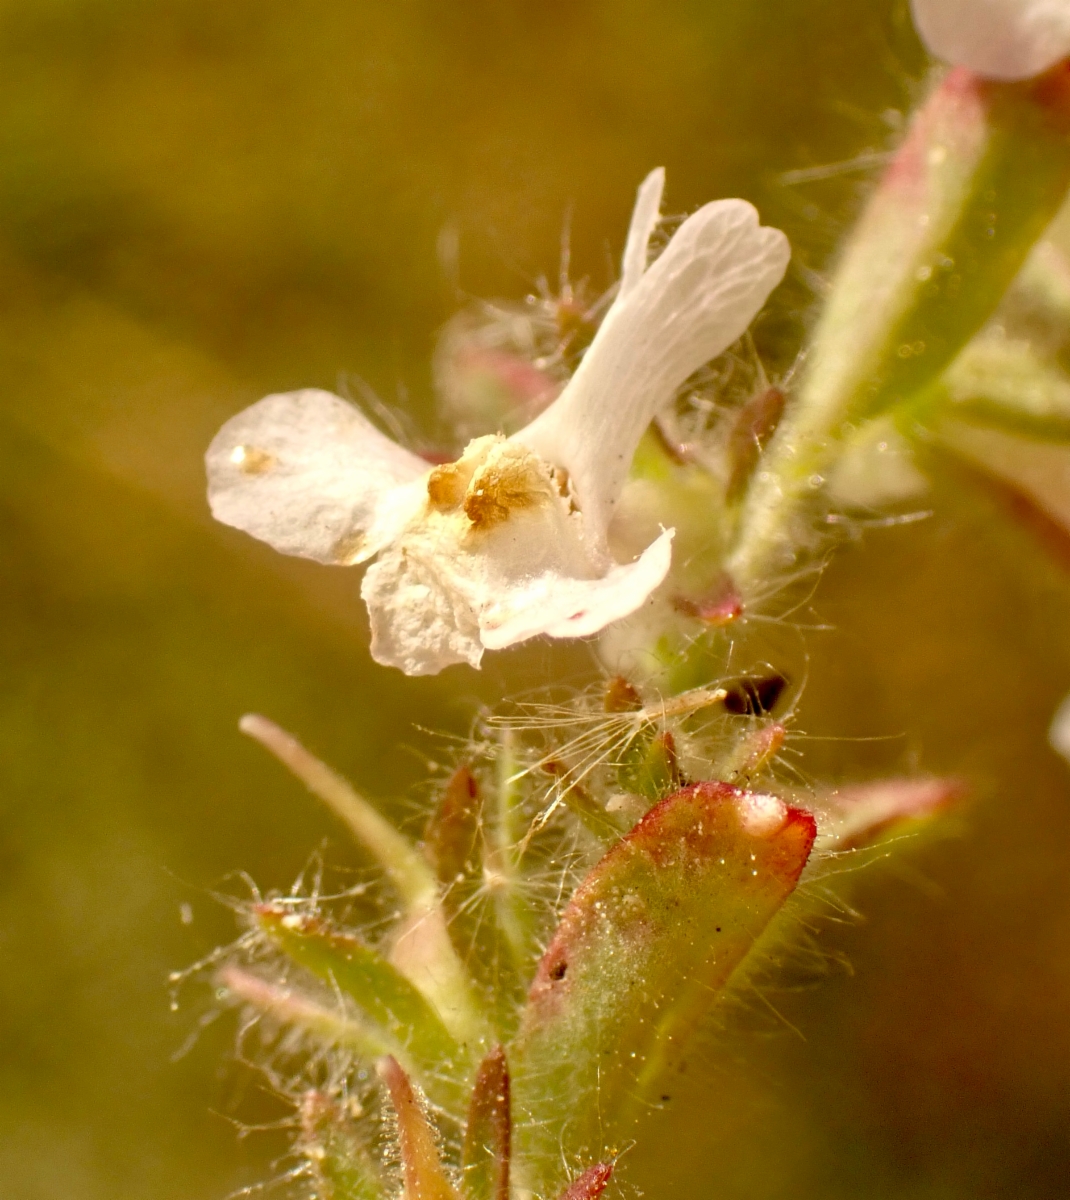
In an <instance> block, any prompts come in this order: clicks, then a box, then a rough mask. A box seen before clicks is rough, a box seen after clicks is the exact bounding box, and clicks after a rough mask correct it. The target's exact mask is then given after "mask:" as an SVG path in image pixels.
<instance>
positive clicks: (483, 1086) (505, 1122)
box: [461, 1046, 512, 1200]
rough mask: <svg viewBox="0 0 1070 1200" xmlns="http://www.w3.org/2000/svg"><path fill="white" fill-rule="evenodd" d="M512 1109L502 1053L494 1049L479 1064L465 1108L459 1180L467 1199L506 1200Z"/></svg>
mask: <svg viewBox="0 0 1070 1200" xmlns="http://www.w3.org/2000/svg"><path fill="white" fill-rule="evenodd" d="M511 1139H512V1110H511V1107H510V1101H509V1066H508V1063H507V1062H506V1060H505V1051H504V1050H503V1049H502V1047H501V1046H497V1047H495V1049H493V1050H492V1051H491V1052H490V1053H489V1054H488V1055H487V1057H486V1058H485V1059H484V1060H483V1061H482V1063H480V1065H479V1070H478V1072H477V1073H476V1081H475V1084H474V1085H473V1087H472V1099H471V1102H470V1104H469V1107H468V1123H467V1124H466V1126H465V1131H464V1146H463V1149H462V1152H461V1178H462V1182H463V1185H464V1193H465V1196H466V1197H467V1198H468V1200H509V1156H510V1151H511Z"/></svg>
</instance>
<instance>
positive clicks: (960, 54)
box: [911, 0, 1070, 80]
mask: <svg viewBox="0 0 1070 1200" xmlns="http://www.w3.org/2000/svg"><path fill="white" fill-rule="evenodd" d="M911 8H912V9H913V13H914V23H915V24H916V25H917V27H918V32H919V33H920V34H921V39H922V41H923V42H924V43H925V46H926V48H927V49H928V51H929V53H930V54H932V55H933V56H934V57H935V58H939V59H942V60H943V61H944V62H947V63H952V64H953V65H955V66H961V67H968V68H969V69H970V70H971V71H975V72H976V73H977V74H978V75H983V76H985V77H986V78H988V79H1002V80H1012V79H1028V78H1030V77H1031V76H1033V75H1039V74H1040V73H1041V72H1042V71H1046V70H1047V69H1048V68H1049V67H1053V66H1054V65H1055V64H1056V63H1057V62H1058V61H1059V60H1060V59H1061V58H1065V57H1066V56H1067V55H1068V54H1070V3H1067V0H911Z"/></svg>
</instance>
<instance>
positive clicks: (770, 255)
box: [515, 181, 791, 550]
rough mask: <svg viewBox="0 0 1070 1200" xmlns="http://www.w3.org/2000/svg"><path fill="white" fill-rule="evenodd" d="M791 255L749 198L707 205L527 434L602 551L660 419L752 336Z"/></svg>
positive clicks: (621, 306)
mask: <svg viewBox="0 0 1070 1200" xmlns="http://www.w3.org/2000/svg"><path fill="white" fill-rule="evenodd" d="M648 182H649V181H648ZM645 186H646V185H644V187H645ZM653 190H654V188H653V185H651V191H653ZM790 253H791V252H790V247H789V245H788V240H787V238H786V237H785V236H784V234H782V233H781V232H780V231H779V230H778V229H770V228H765V227H763V226H761V225H759V224H758V214H757V212H756V211H755V209H754V208H753V207H752V206H751V205H750V204H748V203H746V201H744V200H717V201H714V202H713V203H712V204H707V205H705V206H704V207H703V208H700V209H699V210H698V212H696V213H695V214H693V215H692V216H691V217H689V218H688V219H687V220H686V221H685V222H684V223H683V225H681V226H680V228H679V229H678V230H677V232H676V235H675V236H674V237H673V239H672V241H670V242H669V245H668V246H667V247H666V249H665V251H664V253H663V254H662V255H661V257H660V258H659V259H658V260H657V261H656V262H655V263H654V264H653V265H652V266H651V267H649V268H648V269H647V271H646V273H645V274H644V275H643V277H642V278H641V279H640V280H639V282H638V283H637V284H636V285H635V286H634V287H633V288H631V290H630V291H628V292H627V293H626V294H625V295H624V296H622V297H621V298H619V299H618V300H617V301H616V302H615V303H614V304H613V306H612V307H611V308H610V310H609V312H608V313H607V314H606V318H605V320H604V321H603V322H602V325H601V328H600V329H599V330H598V333H597V335H596V336H595V339H594V341H593V342H592V343H591V346H590V349H589V350H588V351H587V354H586V355H585V356H584V359H583V362H581V363H580V365H579V368H578V369H577V371H576V374H575V375H574V376H573V377H572V379H571V380H570V381H569V384H568V386H567V387H566V388H565V390H564V391H563V392H562V393H561V395H560V396H559V397H558V398H557V399H556V400H555V401H554V403H553V404H552V405H550V407H549V408H548V409H547V410H546V411H545V412H544V413H543V414H542V415H541V416H539V417H537V418H536V419H535V420H534V421H533V422H532V423H531V424H530V425H528V426H527V427H526V428H524V429H522V430H521V431H520V432H519V433H518V434H516V435H515V439H516V440H517V441H520V442H522V443H523V444H524V445H526V446H528V447H529V448H530V449H532V450H534V451H535V453H536V454H538V455H540V456H541V457H542V458H543V459H545V460H546V461H547V462H549V463H552V464H554V465H555V466H559V467H564V468H565V470H567V471H568V473H569V476H570V478H571V481H572V487H573V490H574V494H575V496H576V499H577V501H578V503H579V507H580V510H581V513H582V515H583V520H584V528H585V534H586V536H587V538H588V539H589V541H590V542H591V545H592V550H599V549H601V548H602V547H604V545H605V537H606V530H607V528H608V526H609V520H610V517H611V515H612V512H613V506H614V504H615V503H616V501H617V497H618V496H619V495H620V491H621V488H622V487H623V485H624V481H625V479H626V478H627V475H628V471H629V469H630V467H631V462H632V457H633V455H634V454H635V449H636V447H637V446H638V444H639V440H640V438H641V437H642V435H643V431H644V430H645V429H646V427H647V425H649V424H650V421H651V419H652V418H653V417H654V414H655V413H656V412H657V411H658V410H659V409H660V408H661V407H662V406H663V405H664V404H665V403H667V402H668V401H669V400H670V399H671V398H672V396H673V393H674V392H675V391H676V389H677V388H678V387H679V386H680V385H681V384H682V383H683V382H684V381H685V380H686V379H687V377H688V376H689V375H691V374H692V373H693V372H694V371H696V370H697V369H698V368H699V367H700V366H702V364H703V363H705V362H708V361H709V360H710V359H712V358H715V357H716V356H717V355H718V354H720V353H721V352H722V351H723V350H726V349H727V348H728V347H729V346H730V345H731V344H732V343H733V342H734V341H735V340H736V339H737V338H739V337H740V336H741V335H742V334H743V333H744V332H745V331H746V329H747V326H748V325H750V323H751V321H752V320H753V318H754V316H755V314H756V313H757V312H758V310H759V309H760V308H761V307H762V305H763V304H764V303H765V301H766V298H767V297H768V295H769V293H770V292H771V291H772V290H773V288H774V287H776V285H777V284H778V283H779V282H780V280H781V279H782V278H783V275H784V271H785V270H786V269H787V265H788V259H789V257H790Z"/></svg>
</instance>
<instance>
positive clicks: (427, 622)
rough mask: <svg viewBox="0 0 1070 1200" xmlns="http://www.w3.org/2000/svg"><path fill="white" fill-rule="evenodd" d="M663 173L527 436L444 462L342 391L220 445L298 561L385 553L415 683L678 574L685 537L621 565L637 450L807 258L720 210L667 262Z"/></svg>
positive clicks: (563, 628) (369, 581)
mask: <svg viewBox="0 0 1070 1200" xmlns="http://www.w3.org/2000/svg"><path fill="white" fill-rule="evenodd" d="M664 178H665V176H664V171H662V170H660V169H659V170H656V171H653V172H652V173H651V174H650V175H649V176H648V177H647V179H646V180H645V181H644V182H643V185H642V186H641V187H640V189H639V195H638V199H637V202H636V206H635V212H634V214H633V217H632V223H631V228H630V230H629V233H628V240H627V245H626V247H625V251H624V262H623V271H622V275H621V281H620V288H619V291H618V294H617V296H616V299H615V300H614V302H613V304H612V306H611V307H610V309H609V311H608V312H607V314H606V317H605V319H604V321H603V322H602V325H601V326H600V328H599V330H598V333H597V334H596V336H595V338H594V340H593V341H592V343H591V346H590V348H589V349H588V351H587V353H586V355H585V356H584V358H583V361H582V362H581V363H580V366H579V368H578V369H577V371H576V373H575V375H574V376H573V377H572V379H571V380H570V382H569V383H568V385H567V386H566V387H565V389H564V390H563V392H562V393H561V395H560V396H559V397H558V398H557V400H555V401H554V403H553V404H552V405H551V406H550V407H549V408H548V409H547V410H546V411H545V412H543V413H542V414H541V415H540V416H539V417H537V418H536V419H535V420H534V421H533V422H532V423H531V424H530V425H528V426H527V427H526V428H524V429H522V430H520V432H519V433H517V434H515V435H514V436H513V437H510V438H505V437H502V436H501V435H492V436H488V437H479V438H476V439H475V440H474V441H472V442H470V443H469V444H468V446H467V447H466V449H465V451H464V453H463V454H462V455H461V457H460V458H459V459H458V460H457V461H456V462H455V463H450V464H448V465H447V466H439V467H433V468H432V467H429V466H428V464H427V463H426V462H425V461H424V460H423V459H421V458H418V457H417V456H416V455H415V454H412V453H410V452H409V451H408V450H405V449H403V448H402V447H401V446H398V445H396V444H395V443H394V442H392V441H390V439H389V438H387V437H385V436H384V435H383V434H381V433H379V431H378V430H376V429H375V428H374V427H373V426H372V425H371V424H370V423H369V422H368V421H367V420H366V419H365V418H364V417H363V416H362V415H361V413H360V412H358V411H357V409H356V408H354V407H353V406H352V405H351V404H348V403H346V401H344V400H341V399H339V397H337V396H332V395H331V394H330V393H328V392H321V391H302V392H289V393H286V394H284V395H276V396H268V397H266V398H265V399H263V400H261V401H260V402H259V403H258V404H254V405H253V406H252V407H251V408H247V409H246V410H245V411H244V412H241V413H239V414H238V415H237V416H236V417H233V418H232V419H231V420H230V421H228V422H227V423H226V424H225V425H224V426H223V428H222V429H221V430H220V431H219V433H218V434H217V435H216V437H215V439H214V440H213V442H212V444H211V446H210V447H209V449H208V454H207V464H208V480H209V488H208V498H209V502H210V504H211V507H212V513H213V514H214V515H215V517H216V518H217V519H218V520H220V521H223V522H225V523H226V524H228V525H234V526H236V527H237V528H239V529H243V530H245V531H246V532H247V533H251V534H252V535H253V536H254V537H258V538H260V539H262V540H263V541H265V542H268V543H269V544H270V545H272V546H274V547H275V549H277V550H281V551H282V552H283V553H284V554H298V555H302V556H304V557H306V558H313V559H316V560H317V561H319V562H324V563H335V564H350V563H358V562H363V561H364V560H366V559H368V558H371V557H372V556H373V555H375V554H378V555H379V558H378V561H377V562H376V563H374V564H373V565H372V566H371V567H370V568H369V569H368V571H367V574H366V575H365V577H364V582H363V586H362V588H361V594H362V595H363V597H364V599H365V601H366V602H367V605H368V612H369V614H370V616H371V627H372V655H373V656H374V658H375V659H376V660H377V661H378V662H381V663H384V664H387V665H390V666H396V667H400V668H401V669H402V670H403V671H405V672H406V673H407V674H410V675H427V674H434V673H436V672H438V671H440V670H441V669H442V668H443V667H445V666H448V665H449V664H450V663H456V662H467V663H470V664H471V665H472V666H478V665H479V662H480V659H481V658H482V656H483V651H484V650H485V649H500V648H502V647H505V646H512V645H514V644H516V643H517V642H522V641H524V640H526V639H527V638H531V637H535V636H536V635H537V634H548V635H549V636H551V637H583V636H585V635H587V634H592V633H596V632H597V631H598V630H600V629H602V628H604V627H605V626H606V625H608V624H609V623H610V622H612V621H616V620H618V619H620V618H621V617H625V616H628V615H629V614H630V613H632V612H634V611H635V610H636V609H637V608H639V607H640V605H642V604H643V602H644V601H645V600H646V598H647V597H648V596H649V595H650V593H651V592H653V590H654V589H655V588H656V587H657V586H658V584H660V583H661V581H662V580H663V579H664V578H665V575H666V573H667V572H668V570H669V565H670V557H671V541H672V534H673V531H672V530H671V529H670V530H664V531H663V532H662V534H661V536H660V537H658V538H657V539H656V540H655V541H654V542H653V543H652V544H651V545H650V546H648V547H647V549H646V550H645V551H644V552H643V553H642V554H641V555H640V556H639V558H638V559H637V560H636V561H635V562H631V563H618V562H616V561H614V559H613V557H612V556H611V554H610V551H609V544H608V532H609V523H610V520H611V518H612V515H613V509H614V506H615V504H616V502H617V499H618V497H619V495H620V492H621V489H622V487H623V486H624V482H625V479H626V477H627V474H628V470H629V468H630V466H631V461H632V457H633V455H634V453H635V449H636V446H637V445H638V444H639V440H640V438H641V437H642V435H643V431H644V430H645V429H646V427H647V425H649V423H650V421H651V419H652V418H653V416H654V414H655V413H656V412H657V411H658V409H659V408H661V407H662V406H663V405H664V404H665V403H666V402H667V401H669V400H670V399H671V398H672V396H673V394H674V393H675V391H676V389H677V388H678V387H679V386H680V385H681V384H682V383H683V382H684V380H686V379H687V377H688V376H689V375H691V374H692V372H694V371H695V370H697V368H698V367H700V366H701V365H702V364H703V363H705V362H707V361H708V360H709V359H711V358H714V357H716V356H717V355H718V354H720V353H721V352H722V351H723V350H725V349H726V348H727V347H728V346H730V345H731V344H732V343H733V342H734V341H735V340H736V339H737V338H738V337H740V336H741V335H742V334H743V332H744V331H745V330H746V328H747V326H748V325H749V324H750V323H751V320H752V319H753V317H754V316H755V314H756V313H757V312H758V310H759V309H760V308H761V306H762V305H763V304H764V303H765V300H766V297H767V296H768V295H769V293H770V292H771V291H772V289H773V288H774V287H775V286H776V285H777V284H778V283H779V282H780V280H781V278H782V277H783V274H784V271H785V269H786V267H787V262H788V257H789V254H790V251H789V247H788V243H787V239H786V238H785V237H784V235H783V234H782V233H781V232H780V231H779V230H776V229H768V228H764V227H762V226H761V225H759V224H758V214H757V213H756V212H755V210H754V208H753V207H751V205H749V204H747V203H746V202H745V201H743V200H719V201H716V202H714V203H712V204H707V205H705V206H704V207H703V208H701V209H699V211H698V212H696V213H695V214H694V215H693V216H691V217H689V218H688V219H687V220H686V221H685V222H684V223H683V224H682V225H681V226H680V228H679V229H678V230H677V232H676V234H675V236H674V237H673V238H672V240H671V241H670V242H669V244H668V246H667V247H666V248H665V250H664V252H663V253H662V254H661V255H660V256H659V257H658V258H657V259H656V260H655V262H654V263H653V264H652V265H650V266H649V267H648V265H647V260H648V248H649V241H650V236H651V234H652V233H653V231H654V229H655V227H656V226H657V223H658V221H659V210H660V204H661V193H662V188H663V186H664Z"/></svg>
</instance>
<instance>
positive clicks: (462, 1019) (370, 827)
mask: <svg viewBox="0 0 1070 1200" xmlns="http://www.w3.org/2000/svg"><path fill="white" fill-rule="evenodd" d="M239 727H240V728H241V731H242V732H243V733H245V734H248V736H249V737H252V738H255V739H256V741H258V742H259V743H260V744H261V745H262V746H264V748H265V749H267V750H268V751H270V752H271V753H272V754H273V755H274V756H275V757H276V758H277V759H278V760H279V761H280V762H281V763H282V764H283V765H284V766H286V767H287V768H289V770H290V771H292V772H293V774H294V775H296V776H297V778H298V779H300V780H301V782H302V783H304V785H305V786H306V787H307V788H308V789H309V791H310V792H312V794H313V795H315V796H317V797H318V798H319V799H321V800H322V801H323V802H324V803H325V804H326V805H327V806H328V807H329V808H330V809H331V810H332V811H333V812H334V813H336V814H337V816H339V817H340V818H341V819H342V820H343V821H344V822H345V823H346V824H347V825H348V826H349V829H350V832H351V833H352V834H353V836H354V837H355V838H356V839H357V841H358V842H359V843H360V844H361V845H362V846H363V847H364V848H365V849H366V850H367V851H368V852H369V853H370V854H371V855H372V856H373V857H374V858H375V859H376V860H377V861H378V863H379V864H380V866H381V867H382V868H383V871H384V872H385V873H386V875H387V877H388V878H389V879H390V881H391V883H392V884H393V885H394V887H395V888H396V889H397V892H398V894H399V895H400V896H401V898H402V900H403V901H404V904H405V912H404V915H403V920H402V921H401V923H400V925H399V927H398V930H397V936H396V938H395V941H394V952H393V958H394V962H395V964H396V965H397V966H398V967H399V968H400V970H401V971H402V973H403V974H405V975H407V976H408V978H409V979H410V980H411V981H412V982H413V983H415V984H416V986H417V987H419V988H420V990H421V991H422V992H423V993H424V994H425V995H426V996H427V997H429V998H430V999H431V1001H432V1002H433V1003H434V1005H435V1008H436V1009H437V1011H438V1012H439V1013H440V1014H441V1017H442V1019H443V1021H444V1022H445V1023H446V1025H447V1026H448V1027H449V1029H450V1031H451V1032H452V1033H453V1035H454V1036H455V1037H456V1038H457V1039H458V1040H459V1041H461V1042H463V1043H465V1044H466V1045H470V1046H472V1047H473V1048H476V1047H478V1048H480V1049H482V1048H484V1047H485V1046H487V1045H489V1044H490V1036H489V1030H488V1028H487V1021H486V1017H485V1015H484V1013H483V1012H482V1011H481V1009H480V1007H479V1005H478V1003H477V1001H476V997H475V995H474V993H473V990H472V981H471V979H470V978H469V976H468V974H467V972H466V971H465V969H464V967H463V965H462V964H461V961H460V959H459V958H458V957H457V952H456V950H455V949H454V946H453V943H452V941H451V940H450V936H449V932H448V930H447V928H446V921H445V918H444V916H443V913H442V907H441V904H440V903H439V887H438V880H437V879H436V878H435V873H434V871H433V870H432V869H431V867H430V866H429V865H428V863H427V862H426V861H425V859H424V857H423V855H421V854H420V852H419V851H418V850H417V849H416V847H415V846H413V845H412V844H411V843H410V842H409V840H408V839H407V838H406V837H404V836H403V835H402V834H400V833H398V831H397V830H396V829H395V828H394V827H393V825H391V824H390V822H389V821H388V820H387V819H386V818H385V817H384V816H383V815H382V813H380V812H378V811H377V810H376V809H375V808H374V807H373V806H372V805H371V804H369V803H368V801H367V800H365V799H364V797H363V796H361V795H359V794H358V793H357V792H356V791H355V790H354V789H353V788H352V787H351V786H350V784H349V783H348V782H347V781H346V780H345V779H343V778H342V777H341V776H340V775H338V774H337V773H336V772H335V771H332V770H331V768H330V767H328V766H327V765H326V764H325V763H322V762H320V760H319V759H318V758H316V757H315V755H313V754H310V753H309V752H308V750H306V749H305V747H304V746H302V745H301V743H300V742H299V741H297V739H296V738H294V737H291V735H290V734H288V733H287V732H286V731H285V730H283V729H280V728H279V726H278V725H276V724H274V722H272V721H269V720H268V719H267V718H266V717H260V716H257V715H255V714H248V715H246V716H244V717H242V719H241V722H240V724H239Z"/></svg>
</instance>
